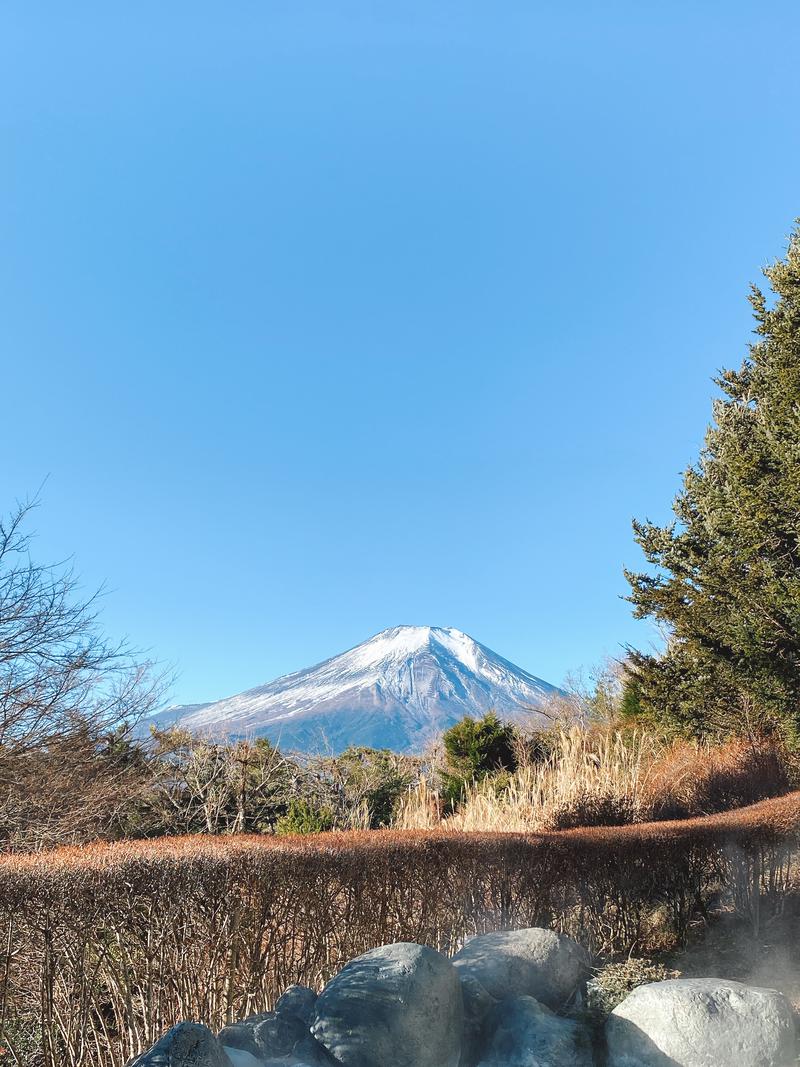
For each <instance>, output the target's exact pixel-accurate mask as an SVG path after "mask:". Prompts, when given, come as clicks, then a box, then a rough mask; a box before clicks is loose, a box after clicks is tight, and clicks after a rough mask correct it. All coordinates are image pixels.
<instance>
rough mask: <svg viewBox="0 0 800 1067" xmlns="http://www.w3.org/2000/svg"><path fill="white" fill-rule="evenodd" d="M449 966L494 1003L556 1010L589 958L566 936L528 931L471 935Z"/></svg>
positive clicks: (585, 969)
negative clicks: (515, 1000)
mask: <svg viewBox="0 0 800 1067" xmlns="http://www.w3.org/2000/svg"><path fill="white" fill-rule="evenodd" d="M453 966H454V967H456V968H457V970H458V973H459V975H461V977H462V978H463V977H464V976H465V975H471V976H472V977H473V978H476V979H477V980H478V981H479V982H480V983H481V985H482V986H483V987H484V989H486V991H487V992H488V993H489V994H490V995H491V996H493V997H495V998H496V999H497V1000H504V999H505V998H506V997H517V996H528V997H534V998H535V999H536V1000H538V1001H541V1002H542V1003H543V1004H546V1005H547V1006H548V1007H550V1008H560V1007H562V1005H564V1004H565V1003H566V1002H567V1001H568V1000H569V998H570V997H571V996H572V995H573V994H574V993H575V990H576V989H577V988H578V986H579V984H580V982H581V981H582V979H583V978H584V977H585V976H586V974H587V972H588V969H589V957H588V954H587V953H586V951H585V950H584V949H583V948H581V946H580V945H579V944H578V943H577V942H576V941H573V940H572V938H571V937H567V936H566V935H565V934H556V933H554V932H553V931H552V930H541V929H539V928H538V927H531V928H529V929H527V930H502V931H500V932H499V933H495V934H481V935H480V936H478V937H473V938H471V939H470V940H469V941H468V942H467V943H466V945H464V947H463V948H462V949H461V951H460V952H457V953H456V954H455V956H454V957H453Z"/></svg>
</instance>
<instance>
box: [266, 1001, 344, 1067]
mask: <svg viewBox="0 0 800 1067" xmlns="http://www.w3.org/2000/svg"><path fill="white" fill-rule="evenodd" d="M253 1039H254V1041H255V1044H256V1046H257V1047H258V1051H259V1054H260V1055H261V1057H262V1059H263V1060H264V1061H265V1062H266V1063H271V1062H272V1061H281V1062H283V1063H289V1064H307V1065H308V1067H335V1062H336V1061H335V1060H334V1058H333V1056H331V1054H330V1052H328V1050H327V1049H326V1048H325V1046H324V1045H322V1044H320V1042H319V1041H317V1039H316V1038H315V1037H314V1036H313V1035H312V1033H311V1032H310V1030H309V1029H308V1027H307V1026H306V1024H305V1023H304V1022H303V1020H302V1019H298V1018H297V1016H296V1015H288V1014H287V1015H278V1014H277V1013H275V1012H268V1013H267V1014H266V1015H265V1016H264V1017H262V1018H261V1019H260V1021H259V1022H258V1023H257V1024H256V1026H255V1027H254V1029H253Z"/></svg>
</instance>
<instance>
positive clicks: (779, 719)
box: [626, 230, 800, 741]
mask: <svg viewBox="0 0 800 1067" xmlns="http://www.w3.org/2000/svg"><path fill="white" fill-rule="evenodd" d="M764 274H765V276H766V278H767V279H768V281H769V283H770V285H771V289H772V293H771V294H769V296H765V294H764V293H763V292H762V291H761V290H760V289H758V288H756V287H753V288H752V291H751V295H750V301H751V304H752V306H753V311H754V316H755V320H756V329H755V333H756V336H757V339H756V341H755V342H754V343H753V344H751V346H750V350H749V355H748V356H747V357H746V358H745V359H744V361H743V363H742V365H741V367H740V368H739V369H738V370H728V371H723V372H722V373H721V375H720V377H719V378H718V379H717V384H718V385H719V387H720V389H721V390H722V396H721V398H720V399H718V400H716V401H715V403H714V407H713V422H712V425H711V426H710V428H709V430H708V432H707V435H706V439H705V445H704V448H703V450H702V452H701V455H700V457H699V460H698V462H697V463H696V464H695V465H694V466H692V467H690V468H689V469H688V470H687V471H686V473H685V475H684V481H683V489H682V491H681V492H680V493H679V495H678V496H677V498H676V500H675V501H674V504H673V511H674V515H675V519H674V521H673V522H671V523H670V524H669V525H667V526H663V527H662V526H658V525H655V524H653V523H650V522H634V533H635V537H636V540H637V542H638V543H639V545H640V546H641V548H642V550H643V552H644V555H645V558H646V559H647V561H648V563H650V564H652V565H653V566H654V568H655V571H654V572H650V573H633V572H626V577H627V578H628V581H629V582H630V585H631V595H630V598H629V599H630V600H631V602H632V603H633V605H634V612H635V615H636V616H637V617H638V618H647V617H649V618H652V619H655V620H657V621H658V622H659V623H661V624H663V626H664V627H665V628H666V631H667V634H668V639H667V646H666V650H665V652H664V653H663V655H661V656H652V655H646V654H643V653H640V652H632V655H631V665H630V676H629V680H628V686H627V694H626V695H627V701H626V703H627V706H628V707H629V708H631V709H634V711H635V714H637V715H644V716H646V717H648V718H650V719H652V720H654V721H656V722H658V723H660V724H661V725H664V726H667V727H671V728H672V729H673V730H675V731H677V732H681V733H686V734H694V735H701V736H702V735H706V736H715V735H716V736H720V735H726V734H732V733H747V732H757V731H764V730H771V729H775V728H778V729H780V730H781V731H782V732H783V733H784V735H785V736H786V737H787V739H791V740H794V741H797V740H798V739H800V232H799V231H797V230H796V231H795V233H794V234H793V236H792V237H791V239H790V242H789V248H788V252H787V255H786V257H785V259H783V260H780V261H778V262H777V263H775V264H773V265H772V266H770V267H768V268H766V269H765V271H764Z"/></svg>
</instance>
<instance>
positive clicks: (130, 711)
mask: <svg viewBox="0 0 800 1067" xmlns="http://www.w3.org/2000/svg"><path fill="white" fill-rule="evenodd" d="M30 510H31V505H22V506H20V507H18V508H17V509H16V510H15V511H14V513H13V514H12V515H11V516H10V518H8V519H0V847H5V848H10V847H19V848H31V847H33V848H35V847H42V846H45V845H52V844H55V843H59V842H64V841H79V840H86V839H88V838H91V837H93V836H96V835H97V834H98V833H105V834H113V833H114V832H115V830H114V828H115V825H116V824H117V823H118V821H119V819H120V818H121V808H122V806H123V801H124V800H125V799H127V798H130V797H131V796H132V795H133V794H135V790H136V785H135V784H134V779H135V777H136V764H137V759H138V756H137V754H136V752H134V751H133V749H132V748H131V746H130V740H129V739H130V731H131V728H132V725H133V723H134V722H135V721H136V719H137V718H139V717H140V716H142V715H144V714H146V713H147V712H148V711H149V710H151V709H152V708H153V707H155V706H156V704H157V702H158V700H159V699H160V696H161V692H162V683H163V677H160V676H158V675H156V674H154V672H153V671H152V669H151V667H150V665H149V664H148V663H145V662H141V661H139V660H137V659H136V657H135V656H133V655H132V654H131V652H130V650H129V649H128V648H127V647H126V646H125V645H124V644H113V643H111V642H109V641H108V640H107V639H106V638H104V637H103V635H102V633H101V632H100V628H99V625H98V617H97V605H98V597H97V596H93V597H90V598H88V599H84V598H82V597H81V596H80V592H79V589H78V587H77V582H76V578H75V576H74V574H73V573H72V571H71V570H70V569H69V568H68V567H66V566H63V565H62V566H42V565H40V564H36V563H34V562H33V561H32V560H31V558H30V555H29V549H30V535H29V534H27V533H26V532H25V529H24V523H25V520H26V519H27V518H28V515H29V512H30Z"/></svg>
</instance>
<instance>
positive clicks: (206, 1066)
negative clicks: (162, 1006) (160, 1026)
mask: <svg viewBox="0 0 800 1067" xmlns="http://www.w3.org/2000/svg"><path fill="white" fill-rule="evenodd" d="M129 1067H231V1061H230V1060H229V1059H228V1057H227V1056H226V1055H225V1053H224V1052H223V1050H222V1046H221V1045H220V1043H219V1042H218V1041H217V1039H216V1038H215V1037H214V1035H213V1034H212V1033H211V1031H210V1030H209V1029H208V1027H206V1026H201V1025H200V1024H199V1023H178V1025H177V1026H173V1027H172V1029H171V1030H168V1031H167V1033H166V1034H164V1036H163V1037H162V1038H161V1040H160V1041H157V1042H156V1044H155V1045H153V1047H152V1048H151V1049H150V1050H149V1052H144V1053H142V1055H141V1056H139V1057H138V1058H137V1059H135V1060H133V1061H132V1062H131V1063H130V1064H129Z"/></svg>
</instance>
